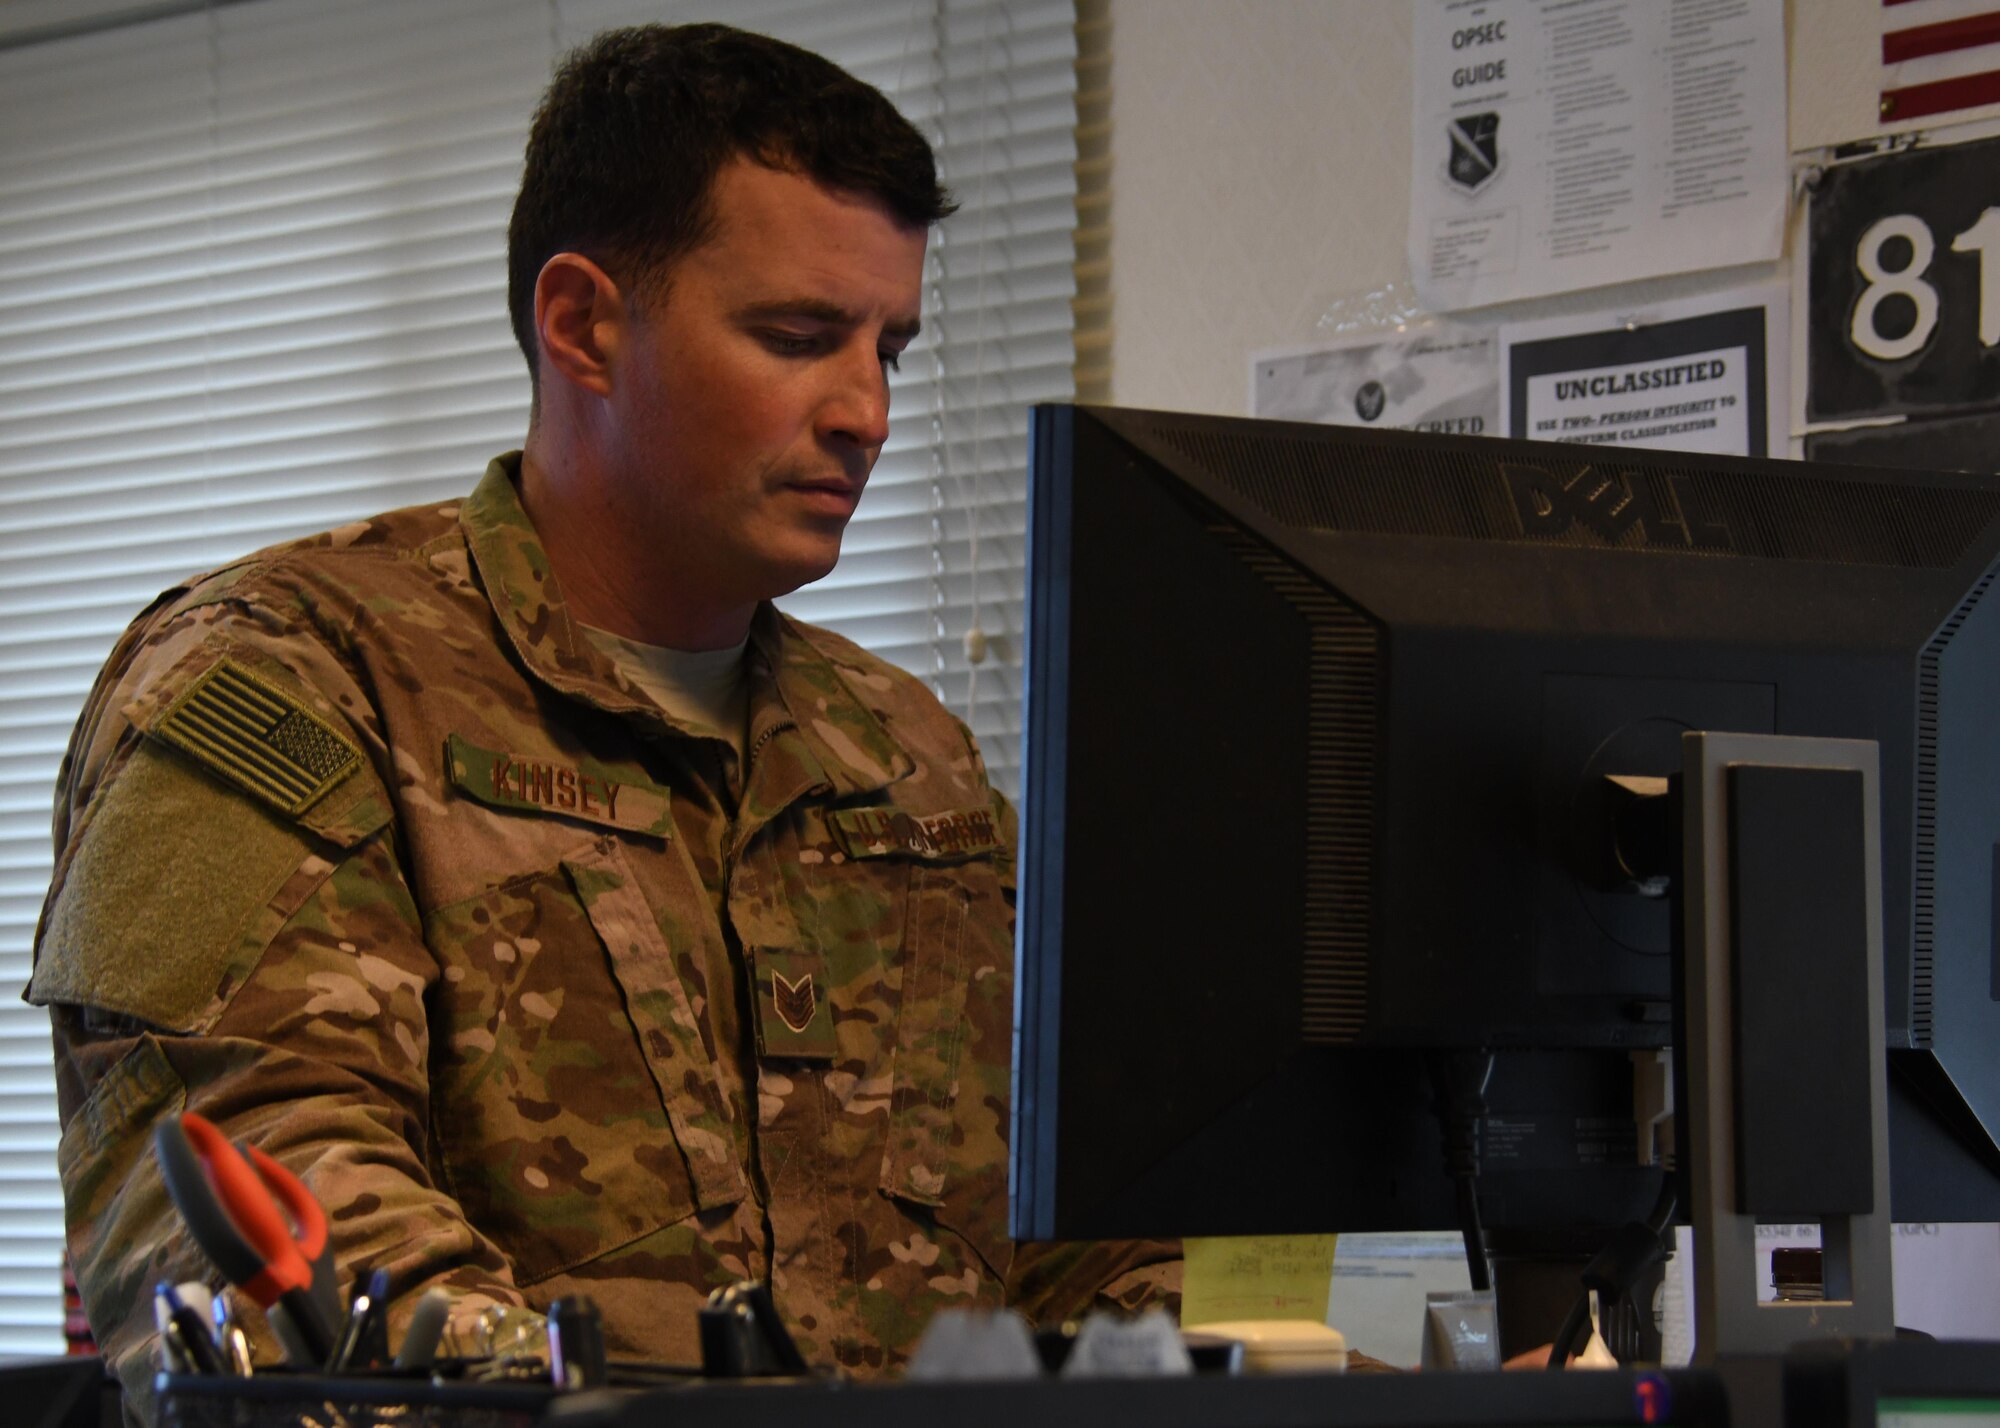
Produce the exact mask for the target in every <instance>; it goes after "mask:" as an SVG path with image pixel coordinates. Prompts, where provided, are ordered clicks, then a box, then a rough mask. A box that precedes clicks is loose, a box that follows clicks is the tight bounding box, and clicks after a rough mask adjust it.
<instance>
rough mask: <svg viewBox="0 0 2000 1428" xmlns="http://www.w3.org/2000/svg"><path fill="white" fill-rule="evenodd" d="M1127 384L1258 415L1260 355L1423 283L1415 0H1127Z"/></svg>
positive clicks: (1120, 303) (1116, 124)
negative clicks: (1413, 72)
mask: <svg viewBox="0 0 2000 1428" xmlns="http://www.w3.org/2000/svg"><path fill="white" fill-rule="evenodd" d="M1110 8H1111V36H1110V50H1111V78H1110V83H1111V208H1110V222H1111V243H1110V260H1111V271H1110V292H1111V315H1110V316H1111V329H1112V339H1111V361H1110V366H1111V392H1110V398H1109V399H1110V400H1111V401H1113V402H1115V403H1117V404H1119V405H1123V406H1150V407H1163V408H1170V409H1175V410H1183V411H1205V412H1220V413H1240V412H1243V411H1244V410H1246V407H1247V402H1246V386H1247V382H1248V376H1247V373H1248V360H1247V354H1248V352H1249V351H1251V350H1252V349H1253V348H1258V347H1268V346H1273V345H1277V344H1280V343H1285V342H1294V341H1309V340H1311V338H1312V336H1313V324H1314V320H1315V319H1316V317H1317V316H1318V315H1319V313H1320V312H1321V310H1323V309H1324V308H1325V307H1326V305H1327V304H1328V303H1329V302H1330V301H1332V300H1335V299H1338V298H1343V297H1347V296H1349V295H1351V294H1355V293H1362V292H1367V291H1370V290H1372V289H1374V288H1377V287H1379V286H1380V285H1381V284H1383V283H1386V282H1391V281H1394V282H1407V265H1406V264H1405V262H1404V259H1403V230H1404V225H1405V223H1406V221H1407V209H1408V204H1409V167H1410V96H1409V89H1410V13H1409V8H1408V6H1407V5H1406V4H1404V3H1401V0H1112V3H1111V7H1110Z"/></svg>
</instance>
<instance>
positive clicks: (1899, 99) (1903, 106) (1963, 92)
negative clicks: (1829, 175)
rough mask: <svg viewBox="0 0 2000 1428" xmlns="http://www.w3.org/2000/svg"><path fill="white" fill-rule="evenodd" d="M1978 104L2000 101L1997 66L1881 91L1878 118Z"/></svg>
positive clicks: (1912, 116)
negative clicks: (1977, 72) (1926, 82)
mask: <svg viewBox="0 0 2000 1428" xmlns="http://www.w3.org/2000/svg"><path fill="white" fill-rule="evenodd" d="M1982 104H2000V69H1989V70H1987V71H1986V72H1985V73H1984V74H1968V75H1962V76H1960V77H1959V78H1957V79H1940V80H1937V81H1936V82H1934V83H1931V84H1912V85H1910V86H1908V87H1907V88H1904V89H1885V90H1883V91H1882V120H1883V122H1884V123H1890V122H1893V121H1895V120H1901V119H1921V118H1923V117H1924V116H1925V115H1926V114H1946V113H1949V112H1950V111H1952V110H1954V109H1974V108H1977V107H1978V106H1979V105H1982Z"/></svg>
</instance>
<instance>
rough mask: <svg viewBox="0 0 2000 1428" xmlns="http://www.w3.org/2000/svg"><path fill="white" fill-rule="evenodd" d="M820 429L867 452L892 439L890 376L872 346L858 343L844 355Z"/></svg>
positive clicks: (829, 435)
mask: <svg viewBox="0 0 2000 1428" xmlns="http://www.w3.org/2000/svg"><path fill="white" fill-rule="evenodd" d="M820 429H821V431H822V432H823V433H824V434H825V435H826V436H828V437H830V438H834V439H838V440H844V441H848V442H851V443H853V444H854V445H855V446H858V447H861V448H862V449H864V450H867V451H875V450H877V449H879V448H880V447H881V446H882V445H883V443H885V442H887V441H888V439H889V374H888V373H887V372H886V371H884V370H883V368H882V359H881V357H880V356H879V355H878V354H877V353H876V350H875V348H874V345H873V344H872V343H856V344H854V348H853V350H852V351H849V352H843V353H842V354H841V360H840V365H839V372H838V375H837V377H836V379H835V386H834V389H833V391H832V392H831V393H830V394H829V396H828V398H827V402H826V405H825V407H824V408H823V409H822V411H821V414H820Z"/></svg>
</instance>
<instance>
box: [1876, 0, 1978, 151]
mask: <svg viewBox="0 0 2000 1428" xmlns="http://www.w3.org/2000/svg"><path fill="white" fill-rule="evenodd" d="M1881 17H1882V99H1881V114H1882V122H1883V123H1885V124H1887V123H1894V122H1898V121H1901V120H1905V119H1921V118H1924V117H1925V116H1926V115H1930V114H1950V113H1953V112H1955V111H1957V110H1961V109H1975V108H1978V107H1979V106H1981V105H1985V104H1995V103H2000V4H1996V3H1995V0H1882V3H1881Z"/></svg>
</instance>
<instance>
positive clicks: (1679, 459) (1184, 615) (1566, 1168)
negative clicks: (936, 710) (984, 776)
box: [1013, 406, 2000, 1239]
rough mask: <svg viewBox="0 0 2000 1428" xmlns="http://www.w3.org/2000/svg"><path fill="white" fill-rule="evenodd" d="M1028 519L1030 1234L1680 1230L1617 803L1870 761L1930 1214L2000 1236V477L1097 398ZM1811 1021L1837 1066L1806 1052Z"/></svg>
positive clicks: (1019, 1174) (1021, 1053)
mask: <svg viewBox="0 0 2000 1428" xmlns="http://www.w3.org/2000/svg"><path fill="white" fill-rule="evenodd" d="M1031 451H1032V457H1031V473H1030V493H1029V523H1030V534H1029V554H1028V567H1029V575H1028V583H1029V596H1028V615H1027V659H1026V665H1027V677H1026V725H1025V730H1024V745H1025V748H1024V787H1023V795H1022V816H1023V832H1022V844H1021V866H1020V879H1021V882H1020V902H1019V927H1020V952H1021V964H1020V973H1019V983H1018V992H1017V996H1018V1019H1017V1045H1016V1080H1015V1126H1014V1181H1013V1229H1014V1233H1015V1234H1016V1236H1017V1237H1021V1238H1031V1239H1062V1238H1080V1237H1095V1236H1129V1235H1154V1234H1164V1235H1173V1234H1249V1233H1275V1232H1290V1231H1323V1230H1368V1229H1416V1228H1451V1227H1454V1226H1456V1225H1458V1224H1459V1223H1460V1220H1459V1217H1458V1213H1457V1206H1456V1204H1455V1199H1454V1190H1453V1186H1452V1183H1451V1181H1450V1179H1449V1178H1448V1177H1447V1175H1446V1174H1445V1164H1444V1159H1443V1156H1442V1152H1441V1150H1440V1147H1439V1136H1438V1133H1437V1131H1436V1129H1435V1128H1434V1126H1433V1124H1432V1121H1431V1117H1430V1111H1429V1092H1428V1091H1427V1089H1426V1085H1425V1080H1424V1077H1423V1075H1422V1074H1421V1065H1422V1062H1423V1058H1424V1055H1425V1053H1426V1052H1427V1051H1435V1050H1438V1049H1472V1048H1486V1049H1491V1050H1492V1051H1493V1053H1494V1070H1493V1075H1492V1081H1491V1083H1490V1086H1489V1088H1488V1091H1487V1096H1486V1102H1487V1115H1486V1118H1485V1124H1484V1128H1483V1132H1482V1135H1481V1143H1480V1147H1479V1168H1480V1181H1479V1200H1480V1207H1481V1210H1482V1211H1483V1213H1484V1215H1485V1218H1486V1220H1487V1222H1488V1224H1491V1225H1499V1226H1510V1225H1511V1226H1523V1227H1534V1226H1544V1225H1547V1226H1589V1225H1605V1226H1611V1225H1618V1224H1622V1223H1625V1222H1626V1221H1629V1220H1632V1219H1637V1218H1641V1217H1643V1216H1644V1215H1645V1214H1646V1213H1647V1211H1648V1208H1649V1207H1650V1206H1652V1205H1654V1204H1655V1197H1656V1194H1657V1192H1658V1191H1659V1188H1660V1183H1661V1172H1660V1171H1658V1170H1655V1169H1648V1168H1644V1167H1641V1166H1640V1165H1639V1164H1638V1157H1637V1156H1636V1155H1635V1153H1634V1147H1635V1143H1636V1139H1637V1136H1636V1132H1635V1122H1634V1115H1633V1092H1634V1085H1635V1079H1637V1078H1642V1077H1643V1076H1644V1075H1645V1074H1646V1071H1645V1067H1644V1064H1643V1063H1645V1062H1647V1061H1648V1060H1649V1059H1651V1058H1652V1054H1653V1053H1654V1052H1655V1051H1656V1050H1657V1048H1660V1047H1661V1046H1663V1045H1665V1044H1666V1043H1667V1042H1668V1041H1669V1040H1670V1037H1671V1008H1672V995H1673V988H1672V977H1671V960H1672V959H1671V955H1670V954H1671V949H1672V901H1673V900H1672V898H1671V897H1670V896H1662V895H1660V894H1661V893H1662V892H1663V889H1662V887H1661V886H1660V885H1659V884H1658V883H1657V882H1656V881H1647V880H1645V879H1644V878H1639V879H1635V878H1633V877H1630V876H1627V874H1626V871H1625V870H1622V869H1621V867H1620V866H1619V863H1618V860H1617V858H1616V857H1615V856H1614V855H1612V854H1611V853H1610V851H1609V849H1610V848H1611V838H1610V836H1609V833H1608V831H1607V830H1608V829H1609V827H1610V825H1611V823H1612V821H1613V818H1614V815H1615V813H1616V806H1615V801H1616V799H1617V798H1618V797H1619V790H1618V788H1617V787H1616V786H1615V785H1613V784H1611V783H1609V782H1608V781H1607V776H1613V775H1616V776H1661V775H1667V774H1671V773H1673V772H1675V771H1677V770H1678V769H1679V767H1680V757H1681V755H1680V735H1681V734H1682V733H1683V732H1684V731H1687V730H1716V731H1730V732H1738V733H1778V734H1799V735H1818V736H1829V737H1842V738H1861V739H1871V740H1875V741H1877V742H1878V744H1879V746H1880V756H1881V783H1880V787H1881V806H1882V828H1881V840H1880V841H1881V849H1882V858H1883V870H1882V907H1883V917H1884V924H1885V926H1884V944H1883V945H1884V965H1885V978H1886V982H1887V985H1886V988H1885V993H1886V994H1885V998H1884V1004H1885V1016H1886V1022H1887V1026H1886V1036H1887V1045H1888V1046H1889V1047H1890V1048H1892V1050H1891V1051H1890V1053H1889V1054H1890V1059H1891V1077H1890V1079H1891V1120H1890V1143H1891V1151H1892V1158H1893V1179H1892V1187H1891V1193H1892V1201H1893V1209H1894V1212H1895V1214H1896V1215H1897V1217H1898V1218H1901V1219H1905V1220H1925V1219H1993V1218H2000V1169H1996V1167H2000V1152H1996V1134H2000V952H1996V925H1995V900H1996V897H2000V879H1996V868H2000V597H1995V598H1992V599H1989V598H1986V596H1987V592H1988V590H1989V587H1990V586H1991V584H1992V582H1993V580H1994V578H1995V574H1996V569H2000V567H1996V558H2000V482H1996V481H1995V480H1994V479H1993V478H1987V477H1975V476H1964V475H1931V474H1914V473H1901V472H1887V471H1880V470H1860V469H1849V468H1839V467H1828V466H1817V465H1805V464H1801V463H1795V462H1783V461H1760V460H1750V459H1728V458H1717V457H1705V456H1693V455H1678V454H1673V453H1666V452H1649V451H1631V450H1606V449H1604V448H1601V447H1588V448H1586V447H1579V446H1570V445H1561V444H1544V443H1528V442H1511V441H1499V440H1492V439H1484V438H1452V437H1440V436H1422V435H1413V434H1408V433H1400V432H1385V431H1372V430H1367V429H1361V428H1346V427H1326V426H1315V425H1306V424H1296V423H1281V422H1267V421H1250V420H1243V419H1233V418H1219V417H1206V416H1191V415H1175V414H1169V413H1161V412H1145V411H1130V410H1117V409H1110V408H1087V407H1069V406H1046V407H1039V408H1037V409H1036V411H1035V413H1034V418H1033V426H1032V436H1031ZM1810 1034H1811V1033H1810V1030H1809V1029H1808V1028H1801V1029H1800V1032H1799V1035H1800V1045H1799V1048H1798V1049H1799V1053H1800V1055H1802V1056H1804V1055H1810V1054H1811V1052H1812V1046H1811V1042H1810Z"/></svg>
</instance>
